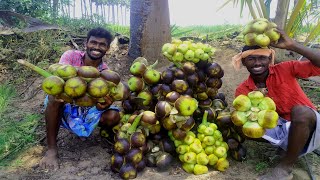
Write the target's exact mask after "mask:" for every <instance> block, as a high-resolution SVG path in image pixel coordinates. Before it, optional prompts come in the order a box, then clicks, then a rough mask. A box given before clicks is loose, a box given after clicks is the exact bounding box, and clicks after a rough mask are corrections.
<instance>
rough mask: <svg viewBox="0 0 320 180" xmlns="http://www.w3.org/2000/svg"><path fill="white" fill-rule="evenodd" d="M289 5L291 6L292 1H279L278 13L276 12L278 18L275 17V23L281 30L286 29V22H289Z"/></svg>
mask: <svg viewBox="0 0 320 180" xmlns="http://www.w3.org/2000/svg"><path fill="white" fill-rule="evenodd" d="M289 4H290V0H281V1H278V5H277V11H276V16H275V19H274V22H275V23H276V24H277V25H278V27H280V28H281V29H284V27H285V25H286V22H287V16H288V9H289Z"/></svg>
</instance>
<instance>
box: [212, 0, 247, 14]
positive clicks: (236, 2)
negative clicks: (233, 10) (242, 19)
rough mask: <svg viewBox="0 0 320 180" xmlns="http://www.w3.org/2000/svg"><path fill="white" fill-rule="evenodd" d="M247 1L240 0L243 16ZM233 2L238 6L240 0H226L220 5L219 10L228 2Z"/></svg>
mask: <svg viewBox="0 0 320 180" xmlns="http://www.w3.org/2000/svg"><path fill="white" fill-rule="evenodd" d="M246 1H247V0H240V16H242V11H243V7H244V6H245V3H246ZM231 2H232V3H233V5H234V6H238V4H239V0H226V2H225V3H223V4H222V6H220V7H219V8H218V10H217V11H219V10H220V9H222V8H224V7H225V6H226V5H227V4H229V3H231Z"/></svg>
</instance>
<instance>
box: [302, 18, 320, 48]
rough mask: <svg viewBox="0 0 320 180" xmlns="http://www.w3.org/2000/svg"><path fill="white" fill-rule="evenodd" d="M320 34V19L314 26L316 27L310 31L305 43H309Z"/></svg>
mask: <svg viewBox="0 0 320 180" xmlns="http://www.w3.org/2000/svg"><path fill="white" fill-rule="evenodd" d="M319 34H320V20H319V21H318V24H317V25H316V26H315V27H314V29H313V30H312V31H311V32H310V34H309V36H308V37H307V39H306V40H305V41H304V45H307V44H308V43H309V42H310V41H312V40H314V39H316V38H317V36H319Z"/></svg>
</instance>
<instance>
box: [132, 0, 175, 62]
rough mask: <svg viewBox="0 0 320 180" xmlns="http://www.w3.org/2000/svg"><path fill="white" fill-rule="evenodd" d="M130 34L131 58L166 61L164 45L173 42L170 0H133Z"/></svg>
mask: <svg viewBox="0 0 320 180" xmlns="http://www.w3.org/2000/svg"><path fill="white" fill-rule="evenodd" d="M130 36H131V37H130V45H129V52H128V55H129V56H130V57H131V58H134V59H135V58H137V57H139V56H142V57H145V58H146V59H147V60H148V61H150V62H155V61H156V60H159V61H164V60H165V58H164V57H163V56H162V54H161V48H162V45H163V44H164V43H167V42H171V32H170V16H169V5H168V0H161V1H159V0H131V1H130Z"/></svg>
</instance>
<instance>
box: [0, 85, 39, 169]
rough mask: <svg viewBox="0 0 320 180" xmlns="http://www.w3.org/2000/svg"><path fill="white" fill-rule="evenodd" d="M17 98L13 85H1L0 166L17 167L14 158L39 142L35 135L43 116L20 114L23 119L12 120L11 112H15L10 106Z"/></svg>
mask: <svg viewBox="0 0 320 180" xmlns="http://www.w3.org/2000/svg"><path fill="white" fill-rule="evenodd" d="M15 96H16V93H15V88H14V87H13V86H12V85H10V84H7V83H6V84H3V85H0V107H2V108H1V109H0V124H1V126H0V166H11V165H12V163H13V164H15V165H17V163H18V162H12V160H13V159H14V157H16V155H17V154H18V153H19V152H20V151H21V150H23V149H25V148H26V147H27V146H28V145H30V144H32V143H34V142H36V141H37V137H36V135H35V133H36V128H37V126H38V122H39V119H40V118H41V115H40V114H26V113H24V112H19V115H18V116H19V117H22V118H21V119H14V118H12V117H11V116H10V112H13V111H15V110H13V108H12V107H11V106H10V105H11V103H12V100H13V99H14V97H15ZM15 116H17V115H15ZM18 164H19V163H18Z"/></svg>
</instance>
